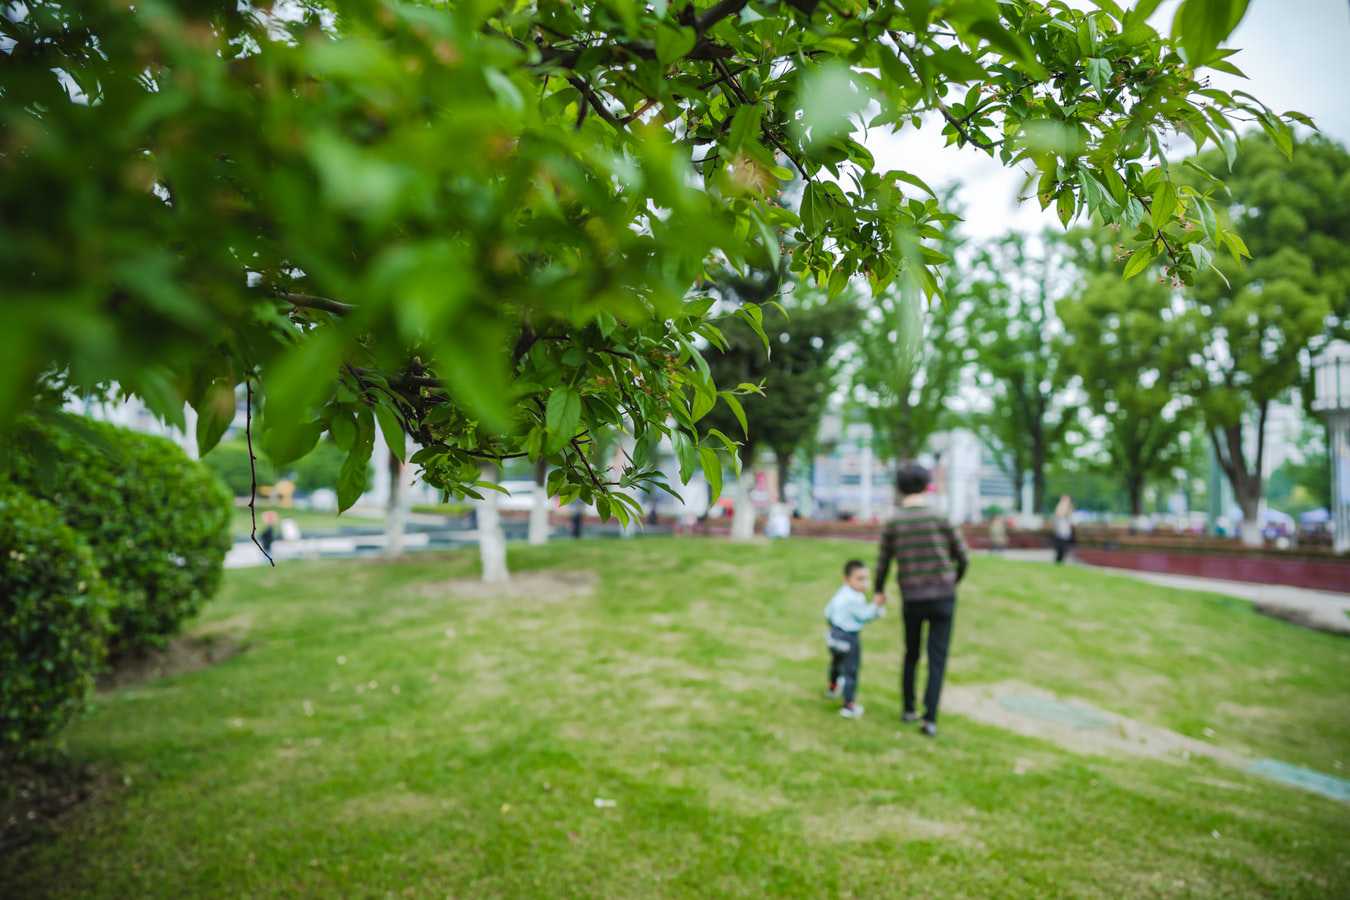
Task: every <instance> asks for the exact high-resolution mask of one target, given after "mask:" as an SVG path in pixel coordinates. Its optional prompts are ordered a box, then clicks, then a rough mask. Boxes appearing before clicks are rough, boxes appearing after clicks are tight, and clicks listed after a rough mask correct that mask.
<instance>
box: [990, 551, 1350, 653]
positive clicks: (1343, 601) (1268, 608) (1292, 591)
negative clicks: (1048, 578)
mask: <svg viewBox="0 0 1350 900" xmlns="http://www.w3.org/2000/svg"><path fill="white" fill-rule="evenodd" d="M1001 555H1002V556H1003V557H1004V558H1006V559H1018V560H1024V561H1027V562H1052V561H1053V560H1054V553H1053V552H1051V551H1050V550H1007V551H1004V552H1003V553H1002V554H1001ZM1077 565H1084V564H1083V563H1077ZM1091 568H1094V569H1097V570H1098V571H1101V572H1110V573H1113V574H1116V575H1124V576H1127V577H1130V578H1137V579H1138V580H1140V581H1147V582H1149V583H1150V584H1156V585H1159V586H1162V587H1170V588H1178V589H1181V590H1188V591H1203V592H1205V593H1209V594H1223V595H1224V596H1227V597H1236V598H1238V599H1239V600H1246V601H1247V602H1249V603H1251V604H1252V606H1253V607H1255V609H1256V610H1257V612H1261V613H1265V614H1266V615H1268V616H1274V617H1275V618H1277V619H1285V620H1287V621H1290V622H1293V623H1295V624H1297V625H1303V626H1305V627H1307V628H1315V629H1317V630H1319V631H1329V632H1332V633H1333V634H1344V635H1350V593H1337V592H1334V591H1314V590H1309V589H1307V588H1297V587H1289V586H1287V585H1283V584H1256V583H1254V582H1250V581H1231V580H1226V579H1220V578H1199V577H1196V576H1192V575H1171V574H1168V573H1165V572H1141V571H1138V570H1135V569H1117V568H1113V567H1110V566H1091Z"/></svg>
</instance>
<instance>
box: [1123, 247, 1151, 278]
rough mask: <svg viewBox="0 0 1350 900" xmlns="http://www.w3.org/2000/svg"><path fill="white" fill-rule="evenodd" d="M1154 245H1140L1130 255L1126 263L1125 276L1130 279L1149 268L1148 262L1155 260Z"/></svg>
mask: <svg viewBox="0 0 1350 900" xmlns="http://www.w3.org/2000/svg"><path fill="white" fill-rule="evenodd" d="M1153 257H1154V253H1153V245H1152V244H1149V245H1147V246H1144V247H1140V248H1139V249H1138V250H1136V251H1134V253H1133V254H1132V255H1131V256H1130V259H1129V262H1127V263H1125V278H1126V279H1127V280H1128V279H1130V278H1133V277H1134V276H1136V275H1138V274H1139V273H1140V272H1142V271H1144V270H1145V269H1147V268H1148V264H1149V263H1151V262H1153Z"/></svg>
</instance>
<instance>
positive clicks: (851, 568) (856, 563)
mask: <svg viewBox="0 0 1350 900" xmlns="http://www.w3.org/2000/svg"><path fill="white" fill-rule="evenodd" d="M865 568H867V563H865V562H863V561H862V560H861V559H850V560H849V561H848V562H846V563H844V577H845V578H847V577H848V576H850V575H852V574H853V573H854V572H856V571H858V570H859V569H865Z"/></svg>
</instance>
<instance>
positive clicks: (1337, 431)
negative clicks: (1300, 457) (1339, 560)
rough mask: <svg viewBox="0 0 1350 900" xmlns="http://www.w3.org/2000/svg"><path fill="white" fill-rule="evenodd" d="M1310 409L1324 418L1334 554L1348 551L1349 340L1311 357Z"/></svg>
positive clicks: (1349, 539)
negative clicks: (1311, 394)
mask: <svg viewBox="0 0 1350 900" xmlns="http://www.w3.org/2000/svg"><path fill="white" fill-rule="evenodd" d="M1313 410H1314V411H1315V412H1317V413H1320V414H1321V415H1322V417H1323V418H1325V419H1326V420H1327V459H1328V462H1330V463H1331V516H1332V518H1331V521H1332V523H1333V527H1334V528H1335V532H1334V534H1335V542H1336V543H1335V548H1336V552H1337V553H1346V552H1350V343H1347V342H1345V341H1333V342H1332V343H1331V344H1330V345H1328V346H1327V349H1326V352H1324V353H1322V355H1320V356H1319V357H1317V359H1315V360H1313Z"/></svg>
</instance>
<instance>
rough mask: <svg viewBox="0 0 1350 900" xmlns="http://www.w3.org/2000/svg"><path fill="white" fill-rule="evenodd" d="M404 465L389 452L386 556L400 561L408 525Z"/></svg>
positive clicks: (386, 502) (385, 527) (385, 519)
mask: <svg viewBox="0 0 1350 900" xmlns="http://www.w3.org/2000/svg"><path fill="white" fill-rule="evenodd" d="M403 477H404V465H403V463H402V462H400V461H399V458H398V457H397V456H395V455H394V451H393V450H390V451H389V497H388V499H387V500H386V501H385V505H384V555H385V558H386V559H398V558H399V557H400V556H402V555H403V534H404V532H405V530H406V529H407V523H408V499H409V498H408V491H407V489H406V486H405V485H404V484H403Z"/></svg>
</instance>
